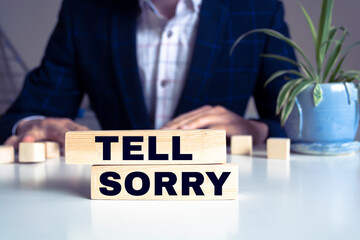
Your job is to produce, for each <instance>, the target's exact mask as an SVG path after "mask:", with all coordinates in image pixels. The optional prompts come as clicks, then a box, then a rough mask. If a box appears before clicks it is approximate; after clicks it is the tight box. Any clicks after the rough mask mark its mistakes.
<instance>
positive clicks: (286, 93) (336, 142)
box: [231, 0, 360, 154]
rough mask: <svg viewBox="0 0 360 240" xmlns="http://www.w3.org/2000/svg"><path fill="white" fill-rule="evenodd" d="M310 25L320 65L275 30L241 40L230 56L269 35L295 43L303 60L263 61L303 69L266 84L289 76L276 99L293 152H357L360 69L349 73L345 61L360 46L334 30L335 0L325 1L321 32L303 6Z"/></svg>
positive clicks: (340, 30)
mask: <svg viewBox="0 0 360 240" xmlns="http://www.w3.org/2000/svg"><path fill="white" fill-rule="evenodd" d="M300 7H301V9H302V11H303V13H304V15H305V18H306V20H307V23H308V25H309V28H310V31H311V35H312V38H313V41H314V45H315V53H316V61H315V62H316V65H313V64H312V63H311V61H310V58H309V57H308V56H307V55H306V54H305V52H304V51H303V50H302V49H301V47H300V46H299V45H298V44H297V43H296V42H295V41H293V40H291V39H290V38H288V37H286V36H284V35H282V34H281V33H279V32H277V31H275V30H272V29H255V30H252V31H249V32H247V33H245V34H243V35H242V36H240V37H239V38H238V39H237V40H236V42H235V43H234V45H233V47H232V49H231V52H232V51H233V50H234V48H235V47H236V46H237V44H238V43H239V42H240V41H242V40H243V39H244V38H245V37H247V36H248V35H250V34H253V33H264V34H267V35H269V36H271V37H275V38H277V39H280V40H282V41H284V42H286V43H287V44H289V45H291V46H292V47H293V48H294V50H295V51H296V52H297V53H298V54H299V56H300V59H299V61H298V62H296V61H294V60H292V59H289V58H287V57H284V56H280V55H274V54H263V55H262V57H265V58H271V59H275V60H278V61H285V62H287V63H290V64H292V65H295V66H296V67H297V69H298V70H293V69H292V70H289V69H284V70H281V71H278V72H275V73H274V74H272V76H270V78H269V79H268V80H267V81H266V83H265V86H266V85H267V84H269V83H270V82H272V81H273V80H275V79H277V78H279V77H281V76H284V75H288V74H291V75H290V77H289V76H287V77H286V79H287V80H288V81H287V83H286V84H285V85H284V86H283V87H282V88H281V90H280V92H279V95H278V97H277V106H276V114H278V115H280V121H281V125H282V126H285V131H286V133H287V135H288V136H289V137H290V138H291V140H292V143H295V144H292V149H293V150H297V151H300V152H305V153H320V154H336V153H346V152H351V151H354V150H357V149H358V147H359V146H358V143H357V142H353V140H354V138H355V136H356V132H357V128H358V123H359V105H358V90H357V86H356V85H355V83H356V82H357V81H358V80H359V79H360V71H355V70H344V69H343V66H342V65H343V62H344V60H345V59H346V56H347V54H348V52H349V50H350V49H351V48H353V47H355V46H356V45H359V44H360V41H359V42H356V43H354V44H353V45H351V46H349V47H344V42H345V39H346V38H347V37H348V34H349V33H348V31H347V29H345V28H344V27H334V26H332V14H333V7H334V1H333V0H323V1H322V10H321V16H320V20H319V24H318V29H317V30H316V28H315V25H314V23H313V21H312V19H311V18H310V16H309V14H308V12H307V11H306V9H305V8H304V7H303V6H302V5H301V4H300Z"/></svg>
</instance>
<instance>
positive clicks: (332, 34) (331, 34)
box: [325, 27, 338, 56]
mask: <svg viewBox="0 0 360 240" xmlns="http://www.w3.org/2000/svg"><path fill="white" fill-rule="evenodd" d="M337 30H338V28H336V27H331V28H330V31H329V38H328V40H327V41H326V44H325V56H326V54H327V52H328V51H329V48H330V46H331V43H332V42H333V40H334V38H335V35H336V33H337Z"/></svg>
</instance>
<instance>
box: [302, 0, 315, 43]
mask: <svg viewBox="0 0 360 240" xmlns="http://www.w3.org/2000/svg"><path fill="white" fill-rule="evenodd" d="M299 5H300V7H301V10H302V12H303V13H304V16H305V18H306V21H307V22H308V25H309V28H310V31H311V35H312V37H313V41H314V45H315V46H316V41H317V33H316V28H315V26H314V23H313V21H312V20H311V17H310V16H309V13H308V12H307V11H306V9H305V8H304V6H303V5H302V4H301V3H299Z"/></svg>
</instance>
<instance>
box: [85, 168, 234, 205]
mask: <svg viewBox="0 0 360 240" xmlns="http://www.w3.org/2000/svg"><path fill="white" fill-rule="evenodd" d="M214 183H215V185H216V187H214V186H215V185H214ZM237 194H238V167H237V165H236V164H213V165H145V166H144V165H126V166H119V165H116V166H108V165H107V166H106V165H98V166H93V167H92V169H91V199H112V200H218V199H223V200H225V199H236V198H237Z"/></svg>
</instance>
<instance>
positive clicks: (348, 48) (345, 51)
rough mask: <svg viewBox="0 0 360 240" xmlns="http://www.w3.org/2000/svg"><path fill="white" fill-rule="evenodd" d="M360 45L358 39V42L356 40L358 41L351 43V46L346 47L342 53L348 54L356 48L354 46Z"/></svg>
mask: <svg viewBox="0 0 360 240" xmlns="http://www.w3.org/2000/svg"><path fill="white" fill-rule="evenodd" d="M358 45H360V41H358V42H356V43H354V44H351V45H350V46H349V47H347V48H345V49H344V50H343V51H342V52H341V54H344V55H345V54H347V53H348V52H349V51H350V50H351V49H352V48H354V47H356V46H358Z"/></svg>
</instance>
